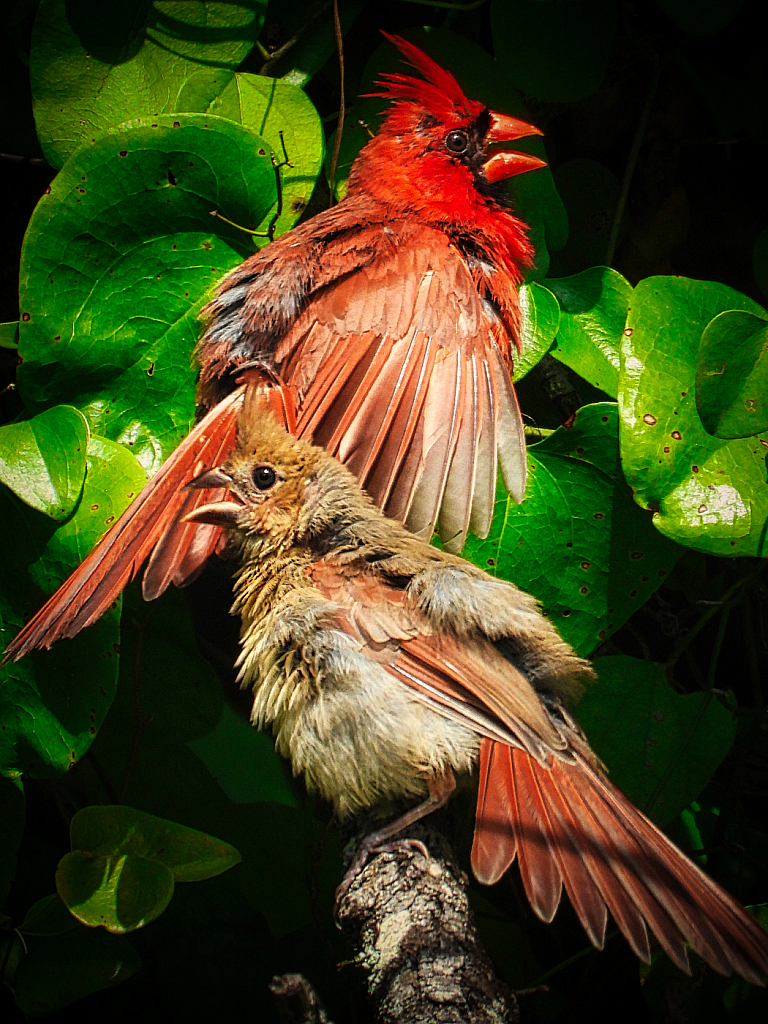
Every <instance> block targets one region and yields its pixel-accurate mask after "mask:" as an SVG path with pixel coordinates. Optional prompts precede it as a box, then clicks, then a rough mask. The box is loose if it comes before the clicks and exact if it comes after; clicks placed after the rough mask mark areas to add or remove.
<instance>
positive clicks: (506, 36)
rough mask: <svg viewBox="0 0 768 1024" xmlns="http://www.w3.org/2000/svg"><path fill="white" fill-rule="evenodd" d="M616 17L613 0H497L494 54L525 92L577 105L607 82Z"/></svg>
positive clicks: (493, 9) (493, 10) (493, 12)
mask: <svg viewBox="0 0 768 1024" xmlns="http://www.w3.org/2000/svg"><path fill="white" fill-rule="evenodd" d="M617 13H618V9H617V6H616V4H615V3H613V2H612V0H547V2H546V3H541V2H540V0H493V3H492V5H491V28H492V31H493V51H494V53H495V54H496V58H497V60H498V61H499V63H500V64H501V65H502V66H503V67H505V68H509V69H510V73H511V74H512V76H513V79H514V82H515V85H517V87H518V89H520V90H521V91H522V92H527V93H530V94H531V95H532V96H535V97H536V98H537V99H540V100H547V101H549V102H554V103H563V102H565V103H573V102H574V101H575V100H580V99H582V98H583V97H584V96H589V95H590V93H593V92H594V91H595V90H596V89H597V88H598V86H599V85H600V83H601V82H602V80H603V76H604V75H605V71H606V68H607V67H608V58H609V56H610V53H611V46H612V43H613V36H614V32H615V29H616V21H617Z"/></svg>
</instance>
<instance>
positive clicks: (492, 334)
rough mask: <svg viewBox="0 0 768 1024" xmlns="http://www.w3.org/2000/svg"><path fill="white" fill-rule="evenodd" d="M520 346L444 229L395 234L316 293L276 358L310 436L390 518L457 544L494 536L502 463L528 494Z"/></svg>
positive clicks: (301, 427) (303, 431)
mask: <svg viewBox="0 0 768 1024" xmlns="http://www.w3.org/2000/svg"><path fill="white" fill-rule="evenodd" d="M510 347H511V339H510V337H508V335H507V327H506V326H505V322H502V319H501V318H500V316H499V314H498V311H497V310H496V308H495V306H494V305H493V304H492V303H491V302H489V301H487V300H485V299H484V298H483V297H482V296H481V295H480V292H479V290H478V285H477V284H476V282H475V280H474V279H473V272H472V271H471V270H470V269H469V267H468V265H467V263H466V261H465V258H464V257H463V256H462V254H461V253H460V252H459V250H458V249H457V248H456V247H455V246H454V245H453V244H452V243H451V242H450V241H449V240H448V238H447V237H446V236H445V235H444V234H443V233H442V232H439V231H433V230H432V229H430V228H423V229H421V230H420V231H419V233H418V238H417V239H414V238H413V237H411V236H410V235H409V236H408V237H407V238H403V239H400V240H399V239H398V235H397V230H396V229H393V231H392V246H391V251H389V252H387V251H386V250H385V249H382V251H381V252H380V253H379V257H378V259H377V260H376V262H375V263H373V264H371V265H370V266H366V267H363V268H361V269H359V270H358V272H356V273H355V274H353V275H347V276H345V277H342V278H339V279H337V280H336V281H334V282H332V283H330V284H328V285H327V286H326V287H324V288H323V289H320V290H319V291H317V292H315V293H314V294H313V296H312V301H311V302H310V303H309V304H308V305H307V308H306V309H305V311H304V312H303V313H302V314H300V315H299V317H298V318H297V321H296V323H295V324H294V325H293V327H292V328H291V329H290V330H289V331H288V333H287V335H286V336H285V338H284V339H283V340H282V341H281V343H280V345H279V346H278V348H277V351H276V359H277V364H278V367H279V369H280V372H281V373H282V374H283V376H284V378H285V379H286V381H288V382H289V383H290V384H292V385H293V386H294V387H295V388H296V390H297V392H298V394H299V401H300V408H299V421H298V432H299V435H300V436H302V437H310V436H311V437H313V438H314V441H315V443H317V444H321V445H323V446H324V447H325V448H326V449H327V450H328V451H330V452H331V453H332V454H335V455H336V456H337V457H338V458H339V459H340V460H341V461H342V462H344V463H345V465H347V466H348V467H349V468H350V469H351V470H352V471H353V472H354V473H355V474H356V475H357V477H358V479H359V480H360V482H361V484H362V485H363V486H365V487H367V489H368V490H369V491H370V493H371V494H372V495H373V497H374V500H375V501H376V502H377V503H378V504H380V505H381V507H383V508H384V510H385V511H386V513H387V515H389V516H391V517H394V518H398V519H400V520H401V521H403V522H406V523H407V525H408V527H409V529H411V530H412V531H413V532H414V533H417V534H419V535H420V536H423V537H429V536H431V533H432V531H433V529H434V527H435V524H436V523H439V530H440V534H441V537H442V539H443V540H444V542H446V544H447V546H448V548H449V549H450V550H458V549H459V548H461V546H462V545H463V543H464V539H465V537H466V534H467V531H468V529H469V528H470V527H471V528H472V529H474V530H476V531H477V532H478V533H479V534H480V535H481V536H485V535H487V533H488V530H489V529H490V523H491V518H492V515H493V505H494V497H495V486H496V466H497V459H498V462H499V463H500V464H501V468H502V473H503V478H504V480H505V481H506V482H507V483H508V484H510V485H511V486H512V488H513V495H514V496H515V497H516V498H517V499H519V497H520V496H521V495H522V491H523V490H524V488H525V446H524V433H523V429H522V422H521V420H520V414H519V410H518V408H517V404H516V400H515V397H514V391H513V389H512V385H511V383H510V380H509V374H508V370H507V367H506V363H505V361H504V358H503V357H502V354H501V352H502V350H503V351H505V352H506V351H508V350H509V349H510Z"/></svg>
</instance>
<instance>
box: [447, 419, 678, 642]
mask: <svg viewBox="0 0 768 1024" xmlns="http://www.w3.org/2000/svg"><path fill="white" fill-rule="evenodd" d="M617 434H618V415H617V411H616V406H615V405H613V404H612V403H603V404H599V405H593V406H586V407H584V408H583V409H580V410H579V411H578V413H577V414H576V419H575V422H574V425H573V426H572V427H571V428H570V429H568V430H566V429H565V428H560V429H559V430H556V431H555V432H554V433H553V434H552V435H551V436H550V437H548V438H547V439H546V440H545V441H542V442H541V443H540V444H537V445H532V446H531V447H530V448H529V450H528V452H529V476H528V486H527V488H526V494H525V500H524V501H523V503H522V504H521V505H515V504H514V502H512V501H511V499H509V498H508V497H507V496H506V494H505V493H504V491H503V488H502V487H501V484H499V489H498V490H497V498H496V509H495V512H494V518H493V524H492V526H491V531H490V533H489V535H488V538H487V539H486V540H484V541H481V540H478V539H477V538H476V537H469V538H468V540H467V543H466V545H465V547H464V550H463V552H462V554H463V555H464V557H466V558H469V559H470V560H471V561H473V562H474V563H475V564H476V565H479V566H480V567H481V568H483V569H485V570H486V571H487V572H490V573H491V574H492V575H496V576H499V577H501V578H502V579H506V580H510V581H512V582H513V583H515V584H516V585H517V586H518V587H521V588H522V589H523V590H527V591H529V592H530V593H532V594H533V595H534V596H535V597H537V598H538V599H539V600H540V601H541V602H542V604H543V606H544V610H545V612H547V614H548V615H549V617H550V618H551V619H552V621H553V622H554V624H555V625H556V626H557V628H558V630H559V631H560V633H561V634H562V636H563V637H564V638H565V639H566V640H567V641H568V642H569V643H571V644H572V645H573V646H574V647H575V648H576V649H577V650H578V651H579V652H580V653H581V654H584V655H586V654H589V653H590V652H591V651H593V650H594V649H595V648H596V647H597V646H598V645H599V644H601V643H602V642H603V641H604V640H606V639H607V637H608V636H610V635H611V634H612V633H614V632H615V631H616V630H617V629H618V628H619V627H620V626H621V625H622V623H624V622H625V621H626V620H627V619H628V618H629V616H630V615H631V614H632V613H633V612H634V611H636V610H637V608H639V607H640V605H642V604H643V603H644V602H645V601H646V600H647V599H648V597H649V596H650V595H651V594H652V593H653V591H654V590H656V589H657V588H658V587H659V586H660V585H661V583H662V582H663V580H664V578H665V577H666V575H667V573H668V572H669V570H670V569H671V567H672V566H673V565H674V563H675V562H676V561H677V559H678V558H679V557H680V555H681V554H682V549H681V548H678V547H677V546H676V545H674V544H670V543H668V542H666V541H662V542H661V543H660V538H659V537H658V536H657V535H656V532H655V531H654V529H653V526H652V524H651V518H650V516H648V515H647V514H645V513H643V512H642V511H640V510H639V509H637V507H636V506H635V505H634V503H633V501H632V498H631V495H630V494H629V493H628V490H627V487H626V484H625V482H624V481H623V479H622V477H621V474H620V473H619V472H618V445H617Z"/></svg>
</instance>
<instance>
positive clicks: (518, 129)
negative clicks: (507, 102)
mask: <svg viewBox="0 0 768 1024" xmlns="http://www.w3.org/2000/svg"><path fill="white" fill-rule="evenodd" d="M490 113H491V127H490V128H489V129H488V131H487V132H486V134H485V141H486V142H488V143H493V142H513V141H514V140H515V139H523V138H525V137H526V136H528V135H543V134H544V133H543V132H541V131H540V130H539V129H538V128H534V126H533V125H532V124H528V122H527V121H521V120H520V118H518V117H510V116H509V114H497V113H495V112H494V111H491V112H490ZM546 166H547V162H546V160H540V159H539V157H537V156H531V154H530V153H518V152H517V151H516V150H513V149H506V150H504V149H499V150H496V152H494V153H491V155H490V156H489V157H488V159H487V160H486V161H485V163H484V164H483V170H484V172H485V176H486V178H487V179H488V181H490V182H491V183H493V182H495V181H502V180H503V179H504V178H511V177H512V175H513V174H522V173H523V172H524V171H535V170H536V169H537V168H538V167H546Z"/></svg>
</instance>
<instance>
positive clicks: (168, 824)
mask: <svg viewBox="0 0 768 1024" xmlns="http://www.w3.org/2000/svg"><path fill="white" fill-rule="evenodd" d="M70 839H71V842H72V850H73V851H78V850H80V851H83V852H87V853H89V854H93V855H94V856H102V857H112V858H122V857H127V858H129V859H133V858H139V859H143V860H146V861H152V862H154V863H158V864H163V865H164V866H165V867H166V868H167V869H168V871H170V873H171V875H172V876H173V878H174V880H175V881H177V882H200V881H202V880H203V879H206V878H213V877H214V876H215V875H220V874H221V872H222V871H228V870H229V868H231V867H234V866H235V864H239V863H240V854H239V853H238V852H237V850H236V849H235V848H234V847H232V846H230V845H229V843H224V842H222V841H221V840H220V839H214V838H213V836H209V835H206V834H205V833H204V832H198V831H197V830H196V829H194V828H187V827H186V826H185V825H179V824H177V823H176V822H174V821H166V820H165V819H164V818H157V817H155V815H154V814H147V813H146V812H145V811H137V810H135V809H134V808H133V807H125V806H124V805H115V806H112V807H103V806H97V807H84V808H83V809H82V810H81V811H78V812H77V814H76V815H75V816H74V818H73V819H72V824H71V826H70Z"/></svg>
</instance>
